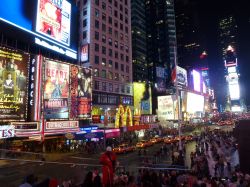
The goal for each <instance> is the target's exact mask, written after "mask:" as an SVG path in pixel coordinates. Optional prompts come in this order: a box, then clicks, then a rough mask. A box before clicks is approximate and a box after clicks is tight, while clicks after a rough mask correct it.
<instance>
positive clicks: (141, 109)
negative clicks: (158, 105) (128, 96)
mask: <svg viewBox="0 0 250 187" xmlns="http://www.w3.org/2000/svg"><path fill="white" fill-rule="evenodd" d="M151 97H152V96H151V87H150V86H149V85H148V84H146V83H139V82H134V111H135V115H141V114H152V103H151Z"/></svg>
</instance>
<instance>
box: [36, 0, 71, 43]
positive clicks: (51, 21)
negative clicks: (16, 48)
mask: <svg viewBox="0 0 250 187" xmlns="http://www.w3.org/2000/svg"><path fill="white" fill-rule="evenodd" d="M70 19H71V4H70V3H69V2H68V1H66V0H57V1H52V0H38V7H37V20H36V31H37V32H39V33H41V34H44V35H46V36H47V37H49V38H52V39H54V40H56V41H58V42H60V43H63V44H65V45H67V46H69V44H70Z"/></svg>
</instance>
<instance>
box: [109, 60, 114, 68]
mask: <svg viewBox="0 0 250 187" xmlns="http://www.w3.org/2000/svg"><path fill="white" fill-rule="evenodd" d="M112 66H113V61H112V60H109V67H110V68H112Z"/></svg>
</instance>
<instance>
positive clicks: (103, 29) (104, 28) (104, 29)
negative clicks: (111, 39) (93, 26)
mask: <svg viewBox="0 0 250 187" xmlns="http://www.w3.org/2000/svg"><path fill="white" fill-rule="evenodd" d="M102 31H103V32H106V25H105V24H104V23H103V24H102Z"/></svg>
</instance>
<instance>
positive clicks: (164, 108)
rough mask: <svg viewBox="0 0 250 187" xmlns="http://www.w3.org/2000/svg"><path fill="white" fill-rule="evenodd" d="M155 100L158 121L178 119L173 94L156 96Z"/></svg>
mask: <svg viewBox="0 0 250 187" xmlns="http://www.w3.org/2000/svg"><path fill="white" fill-rule="evenodd" d="M157 101H158V112H157V115H158V119H159V121H166V120H177V119H178V107H177V100H176V97H175V96H174V95H167V96H158V97H157Z"/></svg>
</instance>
